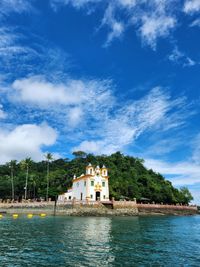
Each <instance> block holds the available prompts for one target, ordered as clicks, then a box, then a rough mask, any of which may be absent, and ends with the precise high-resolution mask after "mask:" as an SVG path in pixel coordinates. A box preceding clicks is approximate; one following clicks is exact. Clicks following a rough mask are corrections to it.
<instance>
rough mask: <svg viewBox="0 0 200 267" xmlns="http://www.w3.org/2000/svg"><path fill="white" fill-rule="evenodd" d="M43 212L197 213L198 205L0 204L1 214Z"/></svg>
mask: <svg viewBox="0 0 200 267" xmlns="http://www.w3.org/2000/svg"><path fill="white" fill-rule="evenodd" d="M3 213H4V214H14V213H18V214H41V213H45V214H47V215H66V216H141V215H195V214H198V210H197V207H196V206H181V205H180V206H173V205H158V204H136V203H135V202H134V203H133V202H129V201H127V202H121V201H115V202H114V203H113V205H112V206H111V205H110V206H105V205H103V204H102V203H93V204H92V205H86V204H85V205H81V204H74V205H72V204H58V205H57V206H56V208H55V203H54V202H42V203H38V202H34V203H9V204H0V214H3Z"/></svg>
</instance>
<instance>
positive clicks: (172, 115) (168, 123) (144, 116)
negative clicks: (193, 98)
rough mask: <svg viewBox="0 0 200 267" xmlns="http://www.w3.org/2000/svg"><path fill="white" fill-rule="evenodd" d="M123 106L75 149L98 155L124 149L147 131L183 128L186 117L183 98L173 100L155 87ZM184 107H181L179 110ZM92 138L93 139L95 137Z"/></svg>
mask: <svg viewBox="0 0 200 267" xmlns="http://www.w3.org/2000/svg"><path fill="white" fill-rule="evenodd" d="M123 106H124V107H123V108H119V109H118V110H116V111H115V115H114V116H110V115H109V116H108V117H107V118H106V119H104V120H103V121H102V122H101V123H100V125H99V127H98V128H97V129H96V130H95V129H94V133H93V137H92V138H91V137H90V140H89V139H86V140H83V141H82V143H81V144H80V145H79V146H76V147H75V148H73V150H84V151H85V152H90V153H95V154H101V153H102V154H111V153H113V152H116V151H118V150H123V149H124V148H125V147H126V146H127V145H130V144H132V143H133V142H134V141H135V140H136V139H137V138H138V137H139V136H140V135H142V134H143V133H145V132H147V131H153V129H154V130H155V129H156V130H159V131H167V130H169V129H171V128H172V127H173V129H176V128H178V127H181V126H182V124H183V122H184V121H185V116H189V114H190V112H188V111H187V112H186V113H187V115H185V112H183V113H181V112H180V110H182V109H183V107H184V106H185V103H184V100H183V99H176V100H172V99H171V98H170V96H169V95H168V93H164V92H163V89H162V88H160V87H156V88H154V89H153V90H152V91H151V92H150V93H149V94H148V95H147V96H145V97H144V98H143V99H141V100H138V101H134V102H132V103H129V104H128V103H126V104H124V105H123ZM175 109H176V110H175ZM179 109H180V110H179ZM91 139H92V140H91Z"/></svg>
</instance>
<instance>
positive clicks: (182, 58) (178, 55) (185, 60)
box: [168, 47, 199, 67]
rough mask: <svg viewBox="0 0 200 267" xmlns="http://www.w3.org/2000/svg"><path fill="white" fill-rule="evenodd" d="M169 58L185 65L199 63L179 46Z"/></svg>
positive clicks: (189, 65)
mask: <svg viewBox="0 0 200 267" xmlns="http://www.w3.org/2000/svg"><path fill="white" fill-rule="evenodd" d="M168 58H169V60H170V61H172V62H174V63H176V64H180V65H182V66H183V67H192V66H195V65H197V64H199V63H198V62H196V61H194V60H193V59H191V58H190V57H188V56H186V55H185V54H184V53H183V52H181V51H180V50H179V49H178V47H175V48H174V50H173V51H172V53H171V54H170V55H169V56H168Z"/></svg>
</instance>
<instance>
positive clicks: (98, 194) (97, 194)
mask: <svg viewBox="0 0 200 267" xmlns="http://www.w3.org/2000/svg"><path fill="white" fill-rule="evenodd" d="M100 195H101V193H100V192H96V201H97V200H100Z"/></svg>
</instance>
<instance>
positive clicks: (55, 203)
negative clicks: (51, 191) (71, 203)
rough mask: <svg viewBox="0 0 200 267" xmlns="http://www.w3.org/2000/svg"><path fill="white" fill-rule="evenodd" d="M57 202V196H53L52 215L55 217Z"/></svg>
mask: <svg viewBox="0 0 200 267" xmlns="http://www.w3.org/2000/svg"><path fill="white" fill-rule="evenodd" d="M57 200H58V196H55V202H54V212H53V215H54V216H56V208H57Z"/></svg>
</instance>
